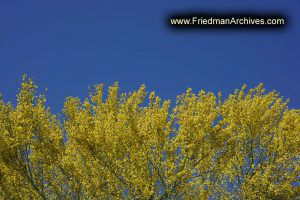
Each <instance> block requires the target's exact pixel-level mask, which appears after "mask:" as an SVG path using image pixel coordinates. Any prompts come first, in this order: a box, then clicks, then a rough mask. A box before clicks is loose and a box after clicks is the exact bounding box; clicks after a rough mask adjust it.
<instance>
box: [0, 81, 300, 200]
mask: <svg viewBox="0 0 300 200" xmlns="http://www.w3.org/2000/svg"><path fill="white" fill-rule="evenodd" d="M36 89H37V86H36V85H35V84H34V82H33V81H32V80H31V79H29V78H27V77H26V76H24V77H23V82H22V83H21V89H20V91H19V94H18V95H17V98H18V101H17V105H16V106H12V105H11V104H10V103H5V102H3V101H2V99H1V100H0V197H1V198H2V199H13V198H15V199H22V198H23V199H24V198H25V199H39V198H42V199H126V198H127V199H134V198H140V199H167V198H169V199H207V198H209V197H215V198H217V199H219V198H223V199H226V198H227V199H234V198H240V199H257V198H260V199H271V198H273V197H276V198H278V199H289V198H290V197H292V196H295V195H296V194H297V193H299V187H295V186H293V183H294V182H295V181H297V177H299V170H300V169H299V153H300V152H299V149H300V112H299V111H297V110H292V109H288V108H287V101H283V98H282V97H280V96H279V94H278V93H276V92H275V91H272V92H269V93H266V92H265V89H264V87H263V85H262V84H260V85H259V86H257V87H256V88H253V89H249V90H248V91H247V89H246V85H244V86H243V87H242V89H241V90H235V92H234V93H233V94H231V95H229V97H228V98H227V99H225V98H224V96H223V95H222V93H221V92H219V93H218V95H215V94H213V93H211V92H205V91H203V90H202V91H200V92H199V93H198V94H195V93H193V91H192V89H190V88H189V89H188V90H187V91H186V92H185V93H184V94H182V95H179V96H178V97H177V101H176V105H171V102H170V101H169V100H167V101H163V100H162V99H161V98H160V97H158V96H156V95H155V93H154V92H151V93H150V94H149V95H147V92H146V87H145V85H142V86H141V87H140V88H139V89H138V90H137V91H133V92H130V93H121V92H120V90H119V86H118V83H115V84H114V85H113V86H110V87H109V89H108V94H107V97H106V98H105V99H104V97H105V94H104V87H103V85H102V84H99V85H95V86H94V90H90V91H89V97H88V98H86V99H84V100H83V101H81V100H80V99H79V98H77V97H67V98H66V101H65V104H64V109H63V115H64V118H63V119H61V118H60V117H57V116H56V115H53V114H51V112H50V109H49V108H47V107H46V104H45V102H46V98H45V96H43V95H39V96H36ZM145 101H146V102H145ZM147 102H148V105H146V103H147ZM298 181H299V180H298Z"/></svg>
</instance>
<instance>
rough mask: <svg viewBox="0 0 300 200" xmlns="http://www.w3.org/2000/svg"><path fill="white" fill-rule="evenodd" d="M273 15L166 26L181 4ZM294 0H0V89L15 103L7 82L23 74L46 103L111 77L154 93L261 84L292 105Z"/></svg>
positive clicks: (59, 102)
mask: <svg viewBox="0 0 300 200" xmlns="http://www.w3.org/2000/svg"><path fill="white" fill-rule="evenodd" d="M189 10H192V11H196V10H199V11H211V12H213V11H214V12H231V11H237V12H242V11H253V12H260V13H267V12H280V13H282V14H284V15H285V16H286V17H287V19H288V23H289V25H288V26H287V27H286V28H285V29H283V30H281V31H276V30H274V31H262V30H257V31H237V30H230V31H221V30H216V31H193V32H182V31H176V30H171V29H170V28H169V26H167V22H168V21H167V20H168V19H167V16H168V15H169V14H170V13H172V12H181V11H189ZM299 10H300V1H298V0H294V1H292V0H285V1H274V0H265V1H240V0H227V1H224V0H209V1H208V0H207V1H177V0H173V1H140V0H134V1H96V0H93V1H92V0H89V1H83V0H81V1H78V0H72V1H70V0H68V1H66V0H59V1H40V0H39V1H4V0H1V1H0V69H1V73H0V91H1V92H2V93H3V95H4V100H6V101H13V102H15V95H16V94H17V83H16V80H17V79H18V80H19V81H20V80H21V75H22V74H23V73H27V74H28V75H29V76H30V77H32V78H34V79H35V80H36V82H37V84H38V85H39V87H40V88H41V89H43V88H46V87H47V88H48V92H47V94H46V96H47V99H48V105H49V106H51V108H52V110H53V111H54V112H60V110H61V109H62V107H63V102H64V99H65V97H66V96H79V97H80V98H81V99H83V98H84V97H86V96H87V95H88V86H89V85H93V84H95V83H105V84H106V86H108V85H111V84H113V82H114V81H119V85H120V87H121V88H122V90H123V91H130V90H134V89H138V87H139V86H140V85H141V84H142V83H145V84H146V87H147V90H148V91H152V90H154V91H156V92H157V94H158V95H159V96H161V97H162V98H163V99H171V100H173V101H174V100H175V97H176V95H178V94H181V93H183V92H184V91H185V90H186V89H187V88H188V87H191V88H193V90H194V91H195V92H198V90H200V89H204V90H206V91H213V92H218V91H223V92H224V93H225V94H227V95H228V94H229V92H233V90H234V89H235V88H240V87H241V86H242V85H243V84H244V83H246V84H248V85H249V86H250V87H253V86H256V85H257V84H259V83H260V82H263V83H264V84H265V86H266V88H267V90H268V91H270V90H274V89H276V90H277V91H279V92H280V93H281V94H282V95H283V96H285V97H289V98H291V102H290V104H289V105H290V107H292V108H298V109H299V108H300V96H299V85H300V79H299V72H300V70H299V57H300V54H299V53H300V12H299Z"/></svg>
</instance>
